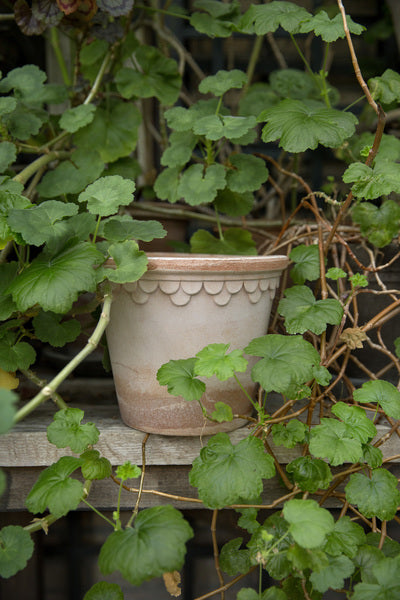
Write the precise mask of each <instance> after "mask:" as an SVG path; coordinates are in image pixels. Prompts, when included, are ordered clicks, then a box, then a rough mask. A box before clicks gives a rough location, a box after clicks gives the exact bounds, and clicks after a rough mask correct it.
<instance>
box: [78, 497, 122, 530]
mask: <svg viewBox="0 0 400 600" xmlns="http://www.w3.org/2000/svg"><path fill="white" fill-rule="evenodd" d="M82 502H84V503H85V504H86V506H88V507H89V508H90V509H91V510H92V511H93V512H95V513H96V515H99V517H101V518H102V519H104V521H107V523H108V524H109V525H111V527H112V528H113V529H115V523H113V522H112V521H111V520H110V519H108V518H107V517H106V516H105V515H103V513H101V512H100V511H99V510H97V508H96V507H95V506H93V504H90V502H88V501H87V500H86V499H85V498H82Z"/></svg>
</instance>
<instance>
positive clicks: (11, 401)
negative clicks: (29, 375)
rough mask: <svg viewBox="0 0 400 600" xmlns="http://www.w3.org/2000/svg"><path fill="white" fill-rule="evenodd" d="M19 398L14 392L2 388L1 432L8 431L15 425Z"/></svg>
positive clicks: (0, 389) (0, 400) (0, 407)
mask: <svg viewBox="0 0 400 600" xmlns="http://www.w3.org/2000/svg"><path fill="white" fill-rule="evenodd" d="M17 400H18V397H17V395H16V394H14V392H11V391H10V390H5V389H2V388H0V434H2V433H6V432H7V431H8V430H9V429H11V427H12V426H13V423H14V415H15V413H16V412H17V411H16V408H15V404H16V403H17Z"/></svg>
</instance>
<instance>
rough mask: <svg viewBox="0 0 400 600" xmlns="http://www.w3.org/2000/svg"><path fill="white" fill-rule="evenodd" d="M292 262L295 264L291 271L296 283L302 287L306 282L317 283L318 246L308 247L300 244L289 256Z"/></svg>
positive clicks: (318, 271) (318, 269) (318, 270)
mask: <svg viewBox="0 0 400 600" xmlns="http://www.w3.org/2000/svg"><path fill="white" fill-rule="evenodd" d="M289 258H290V260H292V261H293V262H294V263H295V264H294V265H293V267H292V269H291V271H290V277H291V278H292V279H293V281H294V283H297V284H300V285H302V284H303V283H304V282H305V281H306V280H308V281H315V280H316V279H318V277H319V273H320V266H319V249H318V246H317V245H314V244H311V245H310V246H306V245H305V244H300V246H296V248H293V250H292V251H291V252H290V254H289Z"/></svg>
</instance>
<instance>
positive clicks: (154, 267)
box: [146, 252, 289, 272]
mask: <svg viewBox="0 0 400 600" xmlns="http://www.w3.org/2000/svg"><path fill="white" fill-rule="evenodd" d="M146 256H147V257H148V260H149V262H148V271H147V272H149V271H153V272H154V271H215V272H227V271H235V272H249V271H257V272H259V271H282V270H283V269H285V268H286V267H287V265H288V263H289V259H288V257H287V256H285V255H276V256H252V255H250V256H249V255H226V254H190V253H175V252H147V253H146Z"/></svg>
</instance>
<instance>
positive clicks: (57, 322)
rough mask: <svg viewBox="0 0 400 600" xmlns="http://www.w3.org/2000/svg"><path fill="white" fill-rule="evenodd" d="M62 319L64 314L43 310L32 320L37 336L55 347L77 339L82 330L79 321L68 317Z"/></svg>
mask: <svg viewBox="0 0 400 600" xmlns="http://www.w3.org/2000/svg"><path fill="white" fill-rule="evenodd" d="M61 319H62V315H56V314H55V313H52V312H45V311H43V310H41V311H40V312H39V314H38V315H36V316H35V317H34V318H33V320H32V324H33V327H34V330H35V335H36V337H37V338H39V340H41V341H42V342H48V343H49V344H51V345H52V346H54V347H55V348H61V347H62V346H64V345H65V344H67V343H68V342H73V341H74V340H76V338H77V337H78V335H79V334H80V331H81V325H80V323H79V321H77V320H76V319H68V321H63V322H61Z"/></svg>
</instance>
